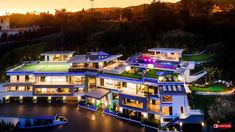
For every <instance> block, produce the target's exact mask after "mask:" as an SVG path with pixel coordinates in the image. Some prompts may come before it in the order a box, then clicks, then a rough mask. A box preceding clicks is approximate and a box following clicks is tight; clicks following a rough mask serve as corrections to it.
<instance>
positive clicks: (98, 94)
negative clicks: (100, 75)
mask: <svg viewBox="0 0 235 132" xmlns="http://www.w3.org/2000/svg"><path fill="white" fill-rule="evenodd" d="M109 92H110V90H107V89H102V88H96V89H95V90H92V91H90V92H87V93H85V96H86V97H91V98H96V99H102V98H103V97H104V96H106V95H107V94H108V93H109Z"/></svg>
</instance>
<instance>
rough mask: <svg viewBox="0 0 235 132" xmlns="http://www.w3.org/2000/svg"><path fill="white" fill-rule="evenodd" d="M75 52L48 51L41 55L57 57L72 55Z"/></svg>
mask: <svg viewBox="0 0 235 132" xmlns="http://www.w3.org/2000/svg"><path fill="white" fill-rule="evenodd" d="M74 53H75V51H48V52H45V53H42V54H41V55H57V54H60V55H61V54H64V55H68V54H74Z"/></svg>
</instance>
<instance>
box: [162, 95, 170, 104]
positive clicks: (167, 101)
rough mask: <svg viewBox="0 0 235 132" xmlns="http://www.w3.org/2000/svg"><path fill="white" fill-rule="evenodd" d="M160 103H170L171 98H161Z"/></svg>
mask: <svg viewBox="0 0 235 132" xmlns="http://www.w3.org/2000/svg"><path fill="white" fill-rule="evenodd" d="M162 102H163V103H172V96H163V97H162Z"/></svg>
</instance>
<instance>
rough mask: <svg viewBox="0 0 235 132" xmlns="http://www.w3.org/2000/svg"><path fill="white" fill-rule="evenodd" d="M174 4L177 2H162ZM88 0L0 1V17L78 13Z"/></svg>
mask: <svg viewBox="0 0 235 132" xmlns="http://www.w3.org/2000/svg"><path fill="white" fill-rule="evenodd" d="M151 1H152V0H95V7H126V6H133V5H139V4H143V3H150V2H151ZM162 1H167V2H176V1H179V0H162ZM90 5H91V4H90V0H0V15H5V14H6V13H25V12H33V11H37V12H47V11H50V12H51V13H54V11H55V9H61V8H66V9H67V10H68V11H78V10H81V9H82V8H85V9H87V8H90Z"/></svg>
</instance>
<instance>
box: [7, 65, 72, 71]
mask: <svg viewBox="0 0 235 132" xmlns="http://www.w3.org/2000/svg"><path fill="white" fill-rule="evenodd" d="M69 68H70V64H61V63H53V64H48V63H36V64H24V65H22V66H20V67H18V68H16V69H12V70H10V71H14V72H21V71H22V72H24V71H33V72H68V70H69Z"/></svg>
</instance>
